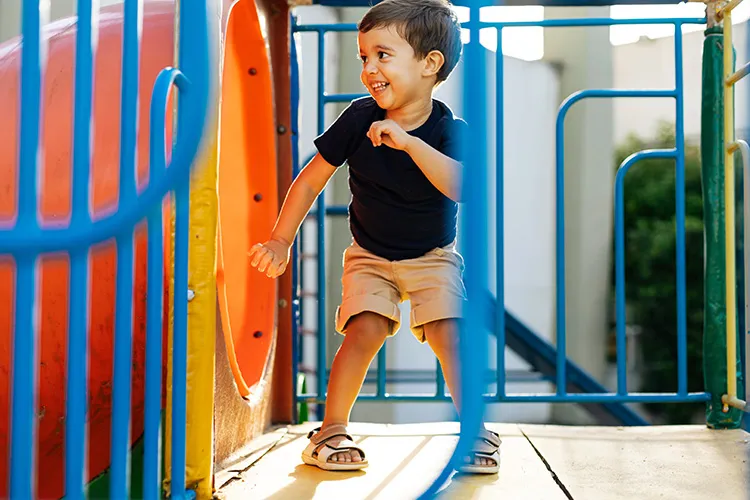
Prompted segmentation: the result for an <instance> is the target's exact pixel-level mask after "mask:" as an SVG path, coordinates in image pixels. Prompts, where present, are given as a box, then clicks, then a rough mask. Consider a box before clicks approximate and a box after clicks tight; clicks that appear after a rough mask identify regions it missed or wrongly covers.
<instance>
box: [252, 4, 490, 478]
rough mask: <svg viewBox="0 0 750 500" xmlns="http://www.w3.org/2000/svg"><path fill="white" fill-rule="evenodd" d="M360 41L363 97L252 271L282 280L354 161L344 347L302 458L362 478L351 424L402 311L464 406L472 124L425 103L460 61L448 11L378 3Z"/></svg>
mask: <svg viewBox="0 0 750 500" xmlns="http://www.w3.org/2000/svg"><path fill="white" fill-rule="evenodd" d="M358 31H359V33H358V45H359V54H360V59H361V60H362V74H361V80H362V83H363V84H364V85H365V87H366V88H367V90H368V91H369V93H370V96H369V97H366V98H362V99H357V100H355V101H353V102H352V103H351V105H350V106H349V107H348V108H347V109H346V110H345V111H344V112H343V113H342V114H341V115H340V116H339V117H338V119H337V120H336V122H335V123H334V124H333V125H331V127H330V128H329V129H328V130H327V131H326V132H325V133H324V134H323V135H321V136H320V137H318V138H317V139H316V140H315V145H316V147H317V149H318V153H317V155H316V156H315V157H314V158H313V159H312V160H311V161H310V163H309V164H308V165H307V166H306V167H305V168H304V169H303V170H302V171H301V172H300V175H299V176H298V177H297V179H296V180H295V181H294V183H293V184H292V186H291V188H290V189H289V193H288V195H287V198H286V200H285V201H284V205H283V208H282V210H281V214H280V215H279V218H278V221H277V223H276V226H275V228H274V230H273V233H272V235H271V239H270V240H269V241H267V242H266V243H264V244H262V245H261V244H258V245H255V246H254V247H253V248H252V250H251V252H250V255H251V258H252V261H251V264H252V265H253V266H254V267H257V269H258V270H259V271H261V272H265V273H266V274H267V275H268V276H269V277H271V278H275V277H278V276H280V275H281V274H282V273H283V272H284V270H285V269H286V266H287V263H288V261H289V253H290V246H291V242H292V241H293V240H294V238H295V236H296V234H297V231H298V229H299V226H300V224H301V223H302V221H303V219H304V218H305V216H306V215H307V212H308V211H309V210H310V207H311V206H312V204H313V202H314V201H315V199H316V198H317V197H318V195H319V194H320V193H321V191H322V190H323V188H324V187H325V185H326V184H327V182H328V180H329V179H330V178H331V176H332V175H333V174H334V172H335V171H336V169H337V168H338V167H340V166H341V165H343V164H344V163H345V162H346V163H348V165H349V185H350V188H351V191H352V201H351V204H350V207H349V223H350V228H351V232H352V236H353V241H352V244H351V246H350V247H349V248H347V250H346V251H345V252H344V272H343V277H342V285H343V293H342V302H341V305H340V306H339V308H338V310H337V313H336V330H337V331H338V332H339V333H341V334H342V335H345V337H344V342H343V343H342V346H341V348H340V349H339V351H338V352H337V353H336V356H335V357H334V360H333V365H332V367H331V374H330V380H329V385H328V398H327V404H326V412H325V418H324V420H323V424H322V425H321V427H320V428H319V429H316V430H315V431H313V432H311V433H310V436H309V438H310V444H309V445H308V447H307V449H305V451H304V452H303V455H302V458H303V460H304V462H305V463H307V464H310V465H315V466H317V467H320V468H321V469H324V470H356V469H361V468H363V467H366V466H367V460H366V458H365V452H364V451H363V450H362V448H361V447H359V446H358V445H356V444H355V443H354V442H353V441H352V439H351V437H350V436H349V435H348V434H347V431H346V425H347V424H348V422H349V415H350V413H351V410H352V407H353V405H354V402H355V400H356V398H357V395H358V394H359V391H360V389H361V387H362V384H363V382H364V379H365V375H366V373H367V369H368V367H369V366H370V363H371V362H372V360H373V358H374V357H375V355H376V354H377V352H378V351H379V350H380V347H381V346H382V345H383V343H384V342H385V340H386V338H387V337H389V336H391V335H393V334H394V333H395V332H396V331H397V330H398V327H399V324H400V321H401V317H400V313H399V309H398V304H399V303H400V302H401V301H402V300H407V299H409V300H410V301H411V310H412V312H411V318H410V327H411V330H412V332H413V333H414V335H415V336H416V337H417V339H418V340H419V341H420V342H427V343H428V344H429V346H430V347H431V348H432V350H433V352H434V353H435V355H436V356H437V358H438V360H439V361H440V365H441V366H442V368H443V372H444V374H445V381H446V384H447V385H448V388H449V390H450V393H451V395H452V397H453V400H454V404H456V406H457V407H459V406H458V396H459V393H458V390H459V380H458V376H459V373H458V372H459V367H458V366H457V365H458V345H457V343H458V326H457V320H458V319H459V318H460V312H461V303H462V301H463V300H465V289H464V285H463V281H462V272H463V259H462V257H461V255H460V254H459V253H458V252H457V251H456V250H455V239H456V221H457V213H458V201H459V197H460V192H461V186H460V184H461V182H460V177H461V170H462V166H461V163H460V162H459V160H460V157H459V154H458V152H457V151H458V146H459V144H460V137H461V134H462V133H464V131H465V130H466V129H467V125H466V123H465V122H463V121H462V120H460V119H458V118H455V117H454V116H453V113H452V112H451V110H450V109H449V108H448V106H446V105H445V104H443V103H442V102H440V101H438V100H435V99H433V97H432V93H433V91H434V89H435V88H436V86H437V85H438V84H440V83H441V82H443V81H445V80H446V79H447V78H448V76H449V75H450V74H451V72H452V71H453V69H454V68H455V67H456V64H457V63H458V60H459V58H460V56H461V49H462V43H461V32H460V26H459V24H458V20H457V19H456V16H455V14H454V13H453V11H452V10H451V8H450V5H449V4H448V3H447V1H445V0H385V1H383V2H381V3H379V4H377V5H376V6H374V7H372V8H371V9H370V10H369V11H368V12H367V14H366V15H365V16H364V17H363V18H362V20H361V21H360V23H359V26H358ZM499 446H500V438H499V436H498V435H497V434H495V433H493V432H489V431H487V430H483V431H482V433H481V435H480V436H479V439H478V441H477V443H476V446H475V447H474V449H473V450H472V455H473V457H467V459H466V465H465V466H464V467H462V470H463V471H465V472H478V473H496V472H497V470H498V468H499V462H500V456H499V452H498V450H499Z"/></svg>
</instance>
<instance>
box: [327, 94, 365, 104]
mask: <svg viewBox="0 0 750 500" xmlns="http://www.w3.org/2000/svg"><path fill="white" fill-rule="evenodd" d="M367 95H369V94H362V93H360V94H330V95H329V94H323V103H324V104H328V103H329V102H331V103H333V102H351V101H353V100H354V99H359V98H361V97H365V96H367Z"/></svg>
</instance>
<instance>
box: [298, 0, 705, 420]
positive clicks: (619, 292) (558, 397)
mask: <svg viewBox="0 0 750 500" xmlns="http://www.w3.org/2000/svg"><path fill="white" fill-rule="evenodd" d="M570 3H571V2H568V4H570ZM573 3H575V2H573ZM628 3H633V2H632V1H631V2H628ZM643 3H649V4H651V3H655V2H643ZM656 3H659V2H656ZM665 3H676V2H665ZM326 4H328V5H330V2H326ZM608 4H611V2H610V3H608ZM346 5H352V4H351V3H346ZM477 17H478V16H472V18H471V19H470V20H469V21H468V22H467V23H464V24H463V27H465V28H469V29H472V30H478V29H482V28H495V29H497V30H498V31H501V30H502V29H504V28H515V27H545V28H555V27H591V26H615V25H655V24H671V25H673V26H674V27H675V35H676V36H675V68H676V79H675V88H673V89H650V90H629V89H626V90H620V89H589V90H584V91H581V92H578V93H575V94H573V95H571V96H569V97H568V99H566V100H565V101H564V102H563V104H562V105H561V107H560V110H559V114H558V117H557V127H556V173H557V180H556V194H557V196H556V198H557V199H556V209H557V215H556V233H557V234H556V253H557V262H558V263H561V262H564V261H565V243H564V234H565V231H564V229H565V228H564V214H565V212H564V210H565V207H564V140H563V139H564V120H565V116H566V114H567V111H568V110H569V109H570V108H571V107H572V106H573V105H574V104H575V103H576V102H579V101H581V100H583V99H598V98H632V97H650V98H670V99H674V100H675V108H676V118H677V120H676V121H677V130H676V144H675V148H673V149H669V150H656V151H641V152H639V153H636V154H634V155H632V156H631V157H629V158H628V159H627V160H626V161H625V162H624V163H623V165H621V167H620V169H619V170H618V172H617V175H616V183H615V193H616V202H615V205H616V206H615V211H616V219H615V234H616V262H617V264H616V268H617V287H616V297H617V373H618V385H617V391H616V393H606V392H604V389H603V388H601V391H598V392H595V393H589V394H571V393H569V392H568V389H567V387H568V385H569V384H570V382H571V381H570V380H569V378H568V376H567V373H566V372H567V371H568V370H571V368H576V367H575V366H574V365H572V363H570V361H568V360H567V359H566V354H565V340H566V337H565V295H564V293H558V294H557V346H558V348H557V350H556V355H555V357H556V359H555V371H556V377H555V382H556V392H555V393H554V394H518V395H514V394H510V395H509V394H506V392H505V383H506V379H505V371H504V366H505V365H504V349H505V346H506V328H507V326H508V325H507V324H506V315H507V311H505V309H504V308H495V312H494V318H495V319H494V328H493V330H494V334H495V335H496V336H497V344H498V359H497V373H496V377H497V380H496V381H497V387H498V390H497V392H496V393H495V394H489V395H485V400H486V401H488V402H578V403H582V402H586V403H610V404H611V403H626V402H697V401H707V400H708V399H709V395H708V394H707V393H705V392H697V393H688V391H687V332H686V311H685V303H686V299H685V253H684V252H685V251H684V241H685V227H684V223H685V207H684V162H685V158H684V127H683V102H684V97H683V75H682V61H683V54H682V33H681V27H682V26H683V25H686V24H705V23H706V19H705V18H654V19H612V18H585V19H546V20H542V21H519V22H477V21H475V19H476V18H477ZM292 29H293V32H297V33H310V32H312V33H317V34H318V40H319V42H318V102H317V110H318V123H317V124H318V133H322V132H323V130H324V126H325V122H324V116H325V115H324V109H325V105H326V104H329V103H337V102H349V101H351V100H352V99H354V98H357V97H360V96H363V95H366V94H328V93H326V92H325V72H324V64H325V63H324V61H325V57H324V56H325V37H324V35H325V33H327V32H343V31H356V25H354V24H309V25H296V24H293V26H292ZM497 40H498V49H497V55H498V57H497V81H498V95H499V96H502V95H503V57H502V36H498V37H497ZM295 63H296V60H293V65H294V64H295ZM292 71H293V74H296V71H297V69H296V68H293V69H292ZM296 97H297V98H298V95H296ZM297 105H298V102H296V101H295V102H294V103H293V106H292V108H293V109H295V108H296V107H297ZM496 113H497V119H498V122H497V137H496V143H497V148H498V152H497V165H496V168H497V182H498V186H497V189H498V192H502V188H503V185H502V182H503V175H502V172H503V125H504V124H503V99H502V97H500V98H498V99H497V111H496ZM293 148H294V150H295V152H297V151H298V144H297V137H296V136H295V139H294V144H293ZM657 157H658V158H674V159H675V162H676V175H677V184H676V211H677V249H678V250H677V255H676V259H677V277H676V279H677V290H678V297H677V301H678V317H677V328H678V346H677V349H678V379H679V386H678V390H677V391H676V392H675V393H655V394H640V393H629V392H628V391H627V379H626V364H625V356H626V352H625V343H626V341H625V315H624V297H625V277H624V238H623V236H624V210H623V180H624V176H625V174H626V173H627V171H628V170H629V169H630V167H632V165H633V164H634V163H636V162H638V161H640V160H645V159H648V158H657ZM298 167H299V166H298V165H297V164H295V172H297V171H298ZM346 214H347V207H346V206H327V205H326V202H325V199H324V196H323V195H321V196H320V197H319V199H318V202H317V206H316V210H315V212H314V214H313V215H312V216H314V217H315V218H316V222H317V228H318V235H317V239H318V241H317V255H318V265H317V270H318V279H317V281H318V290H317V296H318V325H317V326H318V332H317V333H318V356H317V357H318V377H317V393H315V394H298V401H301V402H304V401H306V402H315V403H324V401H325V397H324V396H323V395H324V394H325V389H326V380H327V379H326V375H327V371H326V368H325V367H326V366H327V359H326V358H327V357H326V349H325V344H326V339H325V333H324V332H325V331H326V330H327V325H326V322H325V316H326V314H325V290H326V286H325V285H326V284H325V261H324V259H323V258H322V256H324V255H325V216H326V215H330V216H343V215H346ZM503 218H504V214H503V204H502V203H498V214H497V224H498V227H497V242H496V244H497V248H498V250H497V251H498V257H497V258H498V261H499V262H502V261H503V259H504V256H503V247H504V242H503ZM297 244H299V243H297ZM295 248H297V247H296V245H295ZM294 265H295V272H296V273H297V274H296V275H295V276H296V277H299V272H298V271H297V270H296V266H298V265H299V262H298V260H297V259H295V262H294ZM497 273H498V275H497V283H498V292H497V294H498V295H497V300H498V302H499V303H504V292H503V286H502V285H503V280H504V277H503V266H502V265H498V266H497ZM556 273H557V275H556V283H557V290H564V289H565V287H564V285H565V271H564V266H562V265H557V266H556ZM296 292H297V294H296V296H295V301H297V303H299V302H298V301H299V299H300V294H299V290H296ZM515 322H518V321H517V320H515ZM518 323H519V324H520V322H518ZM517 326H518V325H517ZM295 327H296V328H297V332H295V337H296V336H297V335H298V333H299V325H298V324H297V323H296V322H295ZM537 340H541V339H537ZM542 342H544V341H543V340H542ZM298 347H299V342H297V343H296V344H295V348H298ZM539 348H541V347H540V345H539V343H537V347H531V349H539ZM553 349H554V348H553ZM295 359H296V358H295ZM381 373H382V374H383V375H382V376H378V377H377V392H376V394H374V395H362V396H360V400H370V401H372V400H377V401H448V400H449V398H448V397H446V396H445V394H444V384H442V383H441V380H442V378H441V374H440V370H439V368H438V370H437V373H436V382H437V387H438V391H437V393H436V394H435V395H399V394H393V395H391V394H387V393H386V391H385V387H386V382H387V380H386V377H385V346H384V348H383V349H382V350H381V352H380V353H379V355H378V374H381ZM582 373H583V376H584V378H585V372H582ZM579 375H580V374H579ZM579 380H580V377H579ZM589 380H590V379H589ZM584 385H585V384H584ZM596 385H598V384H596V382H595V381H593V385H592V384H588V385H587V387H588V389H589V390H592V389H594V388H595V386H596ZM296 393H297V392H296V387H295V394H296ZM320 406H322V405H320ZM620 406H621V405H620ZM622 408H625V407H622ZM320 416H321V417H322V414H321V415H320ZM620 418H622V419H627V418H633V417H632V415H631V416H630V417H627V416H621V417H620ZM635 420H640V422H639V423H645V422H644V421H643V420H642V419H640V417H637V416H636V417H635Z"/></svg>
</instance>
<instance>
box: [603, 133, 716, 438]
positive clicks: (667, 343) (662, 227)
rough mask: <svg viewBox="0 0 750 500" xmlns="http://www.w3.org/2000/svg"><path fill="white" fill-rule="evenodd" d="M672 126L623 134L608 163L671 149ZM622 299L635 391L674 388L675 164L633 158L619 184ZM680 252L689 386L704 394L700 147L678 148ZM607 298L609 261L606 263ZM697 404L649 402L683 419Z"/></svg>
mask: <svg viewBox="0 0 750 500" xmlns="http://www.w3.org/2000/svg"><path fill="white" fill-rule="evenodd" d="M674 145H675V134H674V128H673V126H670V125H666V124H664V125H662V127H661V128H660V130H659V133H658V134H657V137H656V138H655V140H653V141H650V142H647V141H645V140H643V139H641V138H638V137H630V138H628V140H627V141H625V143H624V144H622V145H621V146H619V147H618V148H617V151H616V162H615V165H616V166H618V167H619V165H620V164H621V163H622V162H623V160H624V159H625V158H626V157H627V156H629V155H630V154H632V153H634V152H636V151H641V150H643V149H650V148H673V147H674ZM624 202H625V204H624V208H625V210H624V215H625V287H626V288H625V297H626V302H627V315H628V323H629V324H631V325H637V326H638V327H640V329H641V334H640V337H639V339H640V354H641V359H642V361H643V378H642V387H641V390H642V391H645V392H674V391H676V390H677V281H676V280H677V260H676V231H675V228H676V226H675V217H676V216H675V162H674V160H672V159H653V160H646V161H642V162H639V163H637V164H635V165H633V167H632V168H631V169H630V171H629V172H628V174H627V175H626V176H625V181H624ZM613 255H614V254H613ZM685 255H686V276H685V277H686V286H687V288H686V295H687V297H686V298H687V337H688V339H687V341H688V353H687V354H688V359H687V364H688V390H689V391H703V390H704V383H703V370H702V366H703V352H702V351H703V344H702V341H703V340H702V339H703V203H702V196H701V171H700V150H699V148H698V146H697V145H687V146H686V148H685ZM612 277H613V278H612V286H613V289H612V294H613V297H614V285H615V280H614V258H613V260H612ZM703 408H704V405H703V404H685V403H674V404H672V403H669V404H649V405H647V406H646V409H647V411H649V412H651V414H652V416H653V417H654V418H655V420H658V421H661V422H664V423H669V424H677V423H689V422H690V421H691V420H692V419H693V417H694V416H695V415H696V413H699V412H701V411H702V410H703Z"/></svg>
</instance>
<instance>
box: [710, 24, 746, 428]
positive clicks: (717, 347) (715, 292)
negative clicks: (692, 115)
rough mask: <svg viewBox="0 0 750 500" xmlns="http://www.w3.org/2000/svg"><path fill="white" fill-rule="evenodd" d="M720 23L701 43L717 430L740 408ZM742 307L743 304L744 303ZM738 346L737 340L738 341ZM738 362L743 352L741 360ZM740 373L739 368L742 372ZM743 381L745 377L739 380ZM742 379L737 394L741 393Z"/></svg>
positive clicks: (738, 416)
mask: <svg viewBox="0 0 750 500" xmlns="http://www.w3.org/2000/svg"><path fill="white" fill-rule="evenodd" d="M722 33H723V30H722V27H721V26H712V27H709V28H708V29H707V30H706V32H705V40H704V42H703V96H702V105H701V160H702V167H701V169H702V180H703V221H704V235H705V236H704V238H705V251H706V256H705V284H704V286H705V299H704V300H705V307H704V314H703V374H704V379H705V385H706V391H707V392H709V393H710V394H711V400H710V401H709V402H708V403H707V406H706V424H707V426H708V427H710V428H713V429H736V428H739V427H740V424H741V422H742V412H741V411H740V410H737V409H734V408H730V409H729V411H728V412H726V413H725V412H724V411H723V409H722V406H723V405H722V403H721V396H722V394H725V393H726V391H727V366H726V355H727V354H726V353H727V351H726V349H727V343H726V319H727V318H726V312H725V308H724V303H725V300H726V292H725V283H726V271H725V258H724V241H725V239H724V214H725V212H724V127H723V121H722V120H723V119H722V117H723V113H724V78H723V61H722V57H723V48H724V47H723V42H722ZM743 307H744V306H743ZM738 345H739V343H738ZM737 364H738V367H739V365H740V360H739V357H738V359H737ZM738 373H741V371H738ZM740 382H741V381H740ZM741 385H742V384H739V383H738V393H739V394H743V393H744V389H741V388H740V386H741Z"/></svg>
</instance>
